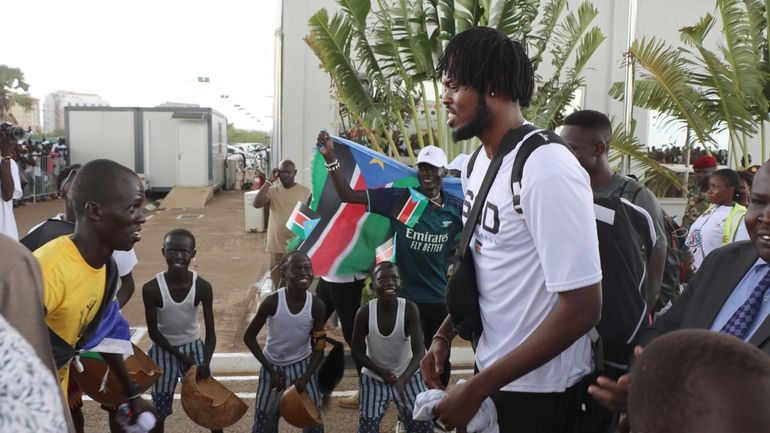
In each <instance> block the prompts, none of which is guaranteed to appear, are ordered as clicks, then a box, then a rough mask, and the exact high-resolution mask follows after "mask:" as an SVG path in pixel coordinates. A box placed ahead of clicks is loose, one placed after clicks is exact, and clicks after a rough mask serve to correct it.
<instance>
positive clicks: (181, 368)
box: [0, 27, 770, 433]
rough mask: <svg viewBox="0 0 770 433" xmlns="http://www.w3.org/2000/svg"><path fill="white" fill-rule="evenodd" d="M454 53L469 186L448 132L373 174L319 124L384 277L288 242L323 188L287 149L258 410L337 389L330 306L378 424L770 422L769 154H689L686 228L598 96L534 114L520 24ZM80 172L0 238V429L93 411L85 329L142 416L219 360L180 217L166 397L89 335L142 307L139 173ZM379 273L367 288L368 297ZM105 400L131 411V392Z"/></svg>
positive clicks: (339, 189) (9, 183)
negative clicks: (45, 212) (456, 179)
mask: <svg viewBox="0 0 770 433" xmlns="http://www.w3.org/2000/svg"><path fill="white" fill-rule="evenodd" d="M438 73H439V74H440V76H441V77H442V83H443V88H444V93H443V97H442V103H443V105H444V107H445V110H446V111H447V113H448V115H447V118H448V120H447V124H448V127H449V128H450V129H451V132H452V137H453V139H454V140H456V141H458V140H466V139H471V138H478V139H479V140H480V141H481V143H482V146H480V147H479V148H478V149H477V150H476V151H475V152H474V154H473V155H470V156H469V157H468V158H467V160H466V162H465V164H464V165H463V166H462V167H461V169H460V176H461V182H462V192H463V198H462V200H458V199H456V198H455V197H454V196H452V195H450V194H448V193H447V191H446V189H445V188H444V182H443V179H444V177H445V176H446V175H447V168H446V167H447V165H448V163H447V159H446V155H445V154H444V153H443V152H442V151H441V149H440V148H437V147H433V146H428V147H425V148H423V149H422V150H421V151H420V152H419V154H418V157H417V167H416V168H417V180H418V183H419V186H417V187H415V188H411V189H403V188H395V187H393V188H381V189H367V190H357V189H354V188H352V187H351V185H350V184H349V183H348V182H347V181H346V180H345V178H344V177H343V176H342V175H341V173H340V172H339V170H340V168H341V162H340V161H339V160H338V159H337V157H336V152H335V147H334V141H333V140H332V139H331V137H330V136H329V134H328V133H326V132H325V131H324V132H321V133H320V134H319V136H318V142H319V152H320V153H321V155H322V156H323V158H324V159H325V162H326V164H325V169H326V170H327V171H328V175H329V178H330V179H331V182H332V183H333V186H334V190H333V191H332V190H330V191H326V192H325V193H329V194H337V195H338V196H339V198H340V200H341V201H343V202H345V203H353V204H359V205H365V206H366V209H367V210H368V211H369V212H371V213H376V214H380V215H382V216H384V217H386V218H387V219H388V221H389V223H390V227H389V230H390V231H391V232H392V233H395V244H396V246H395V247H396V249H397V250H398V254H396V256H395V259H394V260H395V261H391V260H384V261H380V262H379V263H375V264H374V265H373V268H372V271H371V272H370V274H369V275H351V276H337V275H324V276H322V278H323V279H322V280H321V281H322V283H320V284H319V286H318V288H317V290H316V293H315V294H314V293H313V292H312V283H313V280H314V278H315V275H314V273H313V263H312V261H311V259H310V257H308V255H307V254H305V253H303V252H301V251H297V250H295V251H287V244H288V241H289V239H290V238H291V232H290V231H289V230H288V229H287V228H286V227H285V223H286V221H287V220H288V219H289V216H290V214H291V211H292V209H293V208H294V205H295V204H296V203H297V202H298V201H299V202H306V201H307V200H308V198H309V194H310V191H309V189H308V188H306V187H304V186H302V185H299V184H297V183H296V182H295V175H296V166H295V164H294V163H293V162H292V161H288V160H286V161H282V162H281V164H280V166H279V168H277V169H276V170H274V171H273V172H272V173H271V176H270V177H269V178H268V179H267V181H266V182H265V184H264V185H263V186H262V187H261V189H260V190H259V192H258V193H257V196H256V198H255V200H254V202H253V205H254V206H255V207H269V209H270V220H269V223H268V233H267V238H268V244H267V251H266V252H267V253H268V255H269V269H270V270H271V274H272V276H271V279H272V281H273V283H274V286H275V288H276V289H277V290H275V291H274V292H272V293H270V294H269V295H268V296H266V297H265V298H264V299H262V300H261V302H260V304H259V306H258V309H257V311H256V315H255V316H254V318H253V320H252V321H251V323H250V324H249V326H248V328H247V329H246V331H245V334H244V336H243V340H244V344H245V345H246V347H248V349H249V350H250V351H251V353H252V354H253V355H254V357H255V358H256V359H257V360H258V361H259V362H260V364H261V369H260V373H259V382H258V388H257V391H256V403H255V412H254V420H253V427H252V431H253V432H266V433H276V432H277V431H278V424H279V418H280V416H281V415H282V413H281V412H280V409H279V405H278V404H277V400H276V399H278V398H280V395H281V393H282V392H283V391H284V390H285V389H287V388H291V387H293V389H294V390H296V392H298V393H300V394H307V395H308V396H309V399H310V400H311V401H312V402H313V403H314V404H315V405H316V406H319V405H320V400H321V396H320V391H319V380H318V370H319V366H320V365H321V363H322V360H323V357H324V349H325V346H326V341H327V338H326V337H327V336H326V332H325V322H326V320H328V318H329V315H330V314H331V311H336V312H337V314H338V316H339V320H340V323H341V326H342V329H343V335H344V338H345V340H346V342H347V344H348V345H349V347H350V350H351V354H352V358H353V360H354V361H355V364H356V367H357V371H358V382H359V391H358V393H357V394H356V395H354V396H352V397H351V398H350V399H348V400H347V401H346V402H345V403H346V404H347V405H348V406H352V407H356V408H357V409H358V411H359V425H358V431H359V432H362V433H368V432H377V431H379V425H380V422H381V420H382V417H383V414H384V411H385V408H386V407H387V406H388V404H389V403H390V402H394V403H395V405H396V407H397V409H398V417H399V419H400V421H401V423H402V425H403V426H404V428H405V430H406V431H407V432H431V431H434V429H441V430H443V431H453V430H454V431H458V432H466V431H467V432H482V433H485V432H495V431H500V432H514V431H515V432H524V433H527V432H531V433H543V432H554V433H562V432H563V433H576V432H617V431H632V432H640V433H641V432H645V433H664V432H696V431H698V432H700V431H720V432H726V431H767V430H768V428H770V420H768V419H767V418H768V413H769V412H768V411H766V410H762V408H764V407H765V406H766V404H767V403H766V401H767V397H769V396H770V358H768V356H767V355H768V353H770V302H768V299H770V291H769V290H770V266H769V265H768V260H770V164H765V165H763V166H755V167H753V168H752V169H751V172H747V173H744V174H741V175H739V174H738V173H736V172H735V171H732V170H729V169H722V170H717V164H718V162H719V161H718V160H717V158H716V157H715V156H712V155H699V156H698V157H696V158H695V159H694V160H693V166H694V169H695V172H696V176H694V179H693V182H692V184H691V185H690V194H689V199H688V204H687V210H686V214H685V218H684V220H683V227H681V228H680V227H677V226H676V225H675V223H672V219H671V218H670V217H669V216H668V215H667V214H666V213H665V212H664V211H663V209H662V208H661V207H660V205H659V203H658V202H657V199H656V198H655V196H654V195H653V194H652V192H651V191H649V190H648V189H647V188H645V187H644V185H643V184H641V183H639V182H637V181H636V180H634V179H632V178H629V177H627V176H623V175H621V174H618V173H615V172H614V171H613V170H612V167H611V166H610V163H609V157H608V155H609V149H610V147H611V146H612V142H611V137H612V129H611V124H610V121H609V119H608V118H607V116H606V115H605V114H603V113H600V112H598V111H593V110H580V111H577V112H575V113H571V114H570V115H568V116H567V117H566V118H565V119H564V125H565V127H564V128H563V130H562V133H561V136H559V135H557V134H555V133H553V132H551V131H545V130H542V129H538V128H537V127H535V126H534V125H532V124H530V123H529V122H527V120H526V119H525V118H524V117H523V115H522V111H521V109H522V107H526V106H527V105H528V104H529V102H530V99H531V98H532V94H533V90H534V83H535V79H534V73H533V70H532V67H531V65H530V62H529V59H528V58H527V56H526V52H525V51H524V49H523V47H522V45H521V44H520V43H519V42H516V41H512V40H511V39H509V38H508V37H507V36H505V35H504V34H502V33H501V32H499V31H497V30H495V29H492V28H482V27H477V28H471V29H468V30H466V31H464V32H462V33H459V34H458V35H457V36H455V37H454V38H453V39H452V40H451V41H449V43H448V44H447V46H446V49H445V51H444V53H443V55H442V56H441V58H440V61H439V64H438ZM0 135H1V134H0ZM14 146H15V142H13V140H12V139H11V138H10V137H4V136H0V151H2V161H1V162H0V184H1V185H0V186H1V187H2V198H3V201H4V203H7V202H8V201H9V200H11V199H12V197H13V196H15V194H16V191H17V187H16V184H17V182H18V175H14V170H13V167H14V166H15V165H14V164H15V162H14V161H12V160H13V148H14ZM64 172H65V171H64V170H62V173H64ZM66 173H67V174H66V175H65V176H63V177H62V178H61V179H59V181H58V188H59V190H60V191H59V193H60V195H61V197H62V198H63V199H64V201H65V206H66V207H65V213H64V215H62V216H60V217H59V219H58V220H55V221H54V222H50V220H49V221H48V222H46V224H48V226H46V224H44V225H43V226H41V227H38V228H36V229H33V233H37V237H36V238H35V242H36V243H35V247H34V248H32V247H30V248H31V249H33V250H34V251H33V252H32V253H31V254H30V253H29V252H28V251H25V250H24V248H23V247H21V246H20V245H19V244H17V243H15V242H14V241H13V240H11V239H7V238H5V237H2V236H0V244H1V245H2V248H0V256H2V264H0V270H1V271H2V272H1V275H2V278H0V301H1V302H0V407H1V408H2V410H0V427H2V429H3V431H6V430H7V431H24V432H25V431H35V432H48V431H51V432H62V431H68V424H72V425H71V426H70V428H71V429H72V431H83V429H84V427H83V420H82V415H79V409H78V408H79V406H80V404H82V403H80V402H79V398H80V397H79V396H80V395H81V394H82V390H79V389H78V386H77V383H76V382H73V381H72V380H71V376H72V375H77V373H76V371H75V370H78V369H79V367H78V366H79V364H80V361H79V357H80V351H81V350H88V349H92V350H95V351H97V352H100V353H101V356H102V358H103V359H104V362H105V363H107V364H108V365H109V369H110V371H112V372H113V374H114V375H115V376H116V377H117V380H118V382H119V383H120V386H121V388H122V392H123V397H124V398H123V400H124V401H126V402H127V403H128V405H129V408H130V412H131V414H132V415H131V417H130V418H131V420H132V421H131V422H133V420H134V419H137V417H138V416H139V415H140V414H142V413H145V412H152V413H154V415H155V417H156V418H157V422H156V423H155V426H154V429H153V431H155V432H162V431H163V430H164V427H165V426H164V424H165V419H166V418H167V417H168V415H169V414H171V411H172V402H173V395H174V392H175V389H176V386H177V383H178V381H179V380H180V379H181V378H182V377H184V376H185V374H186V372H188V371H189V370H190V369H191V368H195V372H196V373H195V374H196V375H197V377H199V378H201V379H205V378H207V377H209V376H210V375H211V371H210V362H211V359H212V355H213V353H214V351H215V348H216V333H215V326H214V324H215V320H214V313H213V304H214V299H213V298H214V293H215V292H214V290H213V289H212V284H211V283H209V282H208V281H206V280H205V279H204V278H203V277H201V276H198V275H197V273H196V272H195V271H194V270H191V269H190V262H191V260H192V259H193V258H194V257H195V254H196V245H195V236H194V234H193V233H191V232H190V231H187V230H183V229H176V230H172V231H170V232H168V233H167V234H166V236H165V237H164V238H163V242H162V248H163V249H162V251H163V256H164V257H165V259H166V264H167V267H166V269H165V270H162V271H160V272H159V273H158V274H157V275H156V276H155V278H153V279H151V280H150V281H148V282H146V283H145V284H144V285H143V287H142V297H143V301H144V307H145V316H146V322H147V327H148V332H149V336H150V339H151V340H152V347H151V349H150V351H149V355H150V357H151V358H152V359H153V360H154V362H155V363H156V364H157V365H158V366H160V367H161V368H162V369H163V374H162V376H161V377H160V379H159V380H157V381H156V382H155V383H154V384H153V385H152V391H151V395H152V403H151V404H150V403H149V402H146V401H144V400H143V399H141V398H140V396H141V394H142V393H143V391H144V389H141V388H140V387H139V386H138V384H137V383H135V382H134V381H133V380H132V378H131V376H130V375H129V374H128V372H127V370H126V367H125V362H124V358H123V354H122V353H113V352H110V351H107V350H104V351H102V350H103V349H99V348H100V347H102V346H99V344H100V342H101V340H100V337H103V336H98V335H96V334H99V332H96V330H97V328H99V327H100V326H101V325H102V324H103V323H104V322H107V321H108V320H107V319H106V317H108V316H109V315H110V314H112V316H109V317H113V319H114V320H112V321H111V323H112V322H114V327H115V329H118V328H120V326H119V325H120V324H121V323H124V322H125V319H123V318H122V317H121V316H120V313H119V309H120V306H121V305H122V303H125V300H126V299H127V298H128V297H130V293H126V292H124V286H123V285H119V284H118V281H119V280H120V277H121V276H124V277H125V276H126V275H129V274H130V268H131V267H132V266H133V265H131V266H128V268H129V271H128V273H125V272H124V271H125V268H126V267H125V266H124V269H121V266H120V263H119V262H118V258H117V257H115V253H116V252H119V251H123V252H125V251H131V250H132V248H133V246H134V244H135V243H136V242H138V241H140V240H141V226H142V224H144V223H145V222H146V220H145V216H144V213H143V210H142V202H143V200H144V192H143V191H142V185H141V182H140V181H139V178H138V177H137V175H136V174H135V173H133V172H132V171H131V170H129V169H127V168H125V167H123V166H120V165H119V164H117V163H115V162H112V161H108V160H95V161H91V162H89V163H87V164H84V165H83V166H82V167H71V168H67V170H66ZM744 183H745V185H744ZM414 197H417V198H416V199H415V198H414ZM404 198H407V199H408V198H412V199H413V200H417V201H422V202H423V205H424V210H423V211H422V212H421V213H420V214H419V215H418V216H417V217H415V218H402V217H401V215H400V214H399V213H398V212H394V210H398V208H399V206H400V204H401V203H402V202H403V200H404ZM3 212H5V211H3ZM11 212H12V209H11ZM5 215H6V214H5V213H3V214H2V215H0V217H3V218H5ZM44 227H46V230H45V231H44V230H43V228H44ZM351 230H352V228H351ZM685 233H686V234H685ZM680 238H684V241H683V242H678V240H679V239H680ZM415 239H419V240H420V242H413V241H414V240H415ZM426 242H430V243H432V244H435V245H431V246H430V248H427V249H426V248H424V244H425V243H426ZM22 243H23V244H24V245H26V246H28V247H29V242H26V243H25V239H22ZM417 246H419V247H417ZM608 251H609V253H608ZM455 255H457V256H458V260H456V261H454V260H450V259H451V258H452V257H453V256H455ZM133 264H135V257H134V261H133ZM693 271H695V272H694V275H693ZM672 275H673V277H672ZM367 278H368V279H370V281H371V286H370V287H371V291H372V292H373V294H374V299H373V300H371V301H368V302H365V303H363V305H361V288H362V286H363V281H364V280H365V279H367ZM125 286H126V287H131V291H132V292H133V284H130V283H129V284H126V285H125ZM664 293H665V296H666V297H667V299H665V302H661V299H662V298H664ZM619 294H620V295H619ZM201 307H202V310H203V317H204V327H205V333H203V335H202V333H201V330H200V327H199V324H198V320H197V317H198V312H199V310H200V309H201ZM628 323H630V325H631V329H630V331H629V332H630V334H627V335H625V334H624V335H623V338H621V340H622V341H621V342H620V343H618V338H619V337H618V335H617V334H618V333H619V331H621V330H622V329H621V328H624V327H625V325H627V324H628ZM688 328H697V329H699V330H687V329H688ZM263 329H265V330H266V331H265V332H266V335H267V338H266V340H265V341H264V343H261V342H260V341H259V340H258V339H257V335H258V334H260V332H261V331H263ZM615 331H618V332H615ZM664 334H667V335H664ZM458 336H459V337H461V338H466V339H469V340H471V344H472V347H473V349H474V353H475V374H473V375H472V376H471V377H469V378H468V379H467V380H465V381H459V382H456V383H452V382H451V380H450V375H451V365H450V364H449V355H450V352H451V348H452V344H453V342H454V341H455V340H456V338H458ZM94 340H99V341H94ZM6 366H8V367H6ZM20 366H23V368H20ZM20 370H23V371H20ZM20 379H21V380H20ZM20 384H21V385H20ZM57 385H58V388H57ZM19 387H22V388H23V392H19V391H18V390H19ZM19 395H22V396H23V397H24V399H23V400H21V399H20V400H18V401H17V400H15V398H16V397H17V396H19ZM6 407H8V408H9V410H6V409H5V408H6ZM23 407H37V408H40V411H39V412H35V411H30V410H24V409H22V408H23ZM64 407H67V409H66V410H65V409H63V408H64ZM103 408H104V409H105V410H106V411H107V413H108V417H109V419H110V427H111V430H112V431H121V430H120V429H121V428H122V427H121V426H120V425H119V424H120V423H119V422H116V418H117V415H116V409H117V407H116V406H115V405H109V404H107V405H104V406H103ZM43 413H45V414H46V416H40V415H41V414H43ZM73 421H74V423H73ZM323 429H324V428H323V425H322V424H315V425H310V426H306V427H305V428H304V429H303V431H305V432H308V433H310V432H321V431H323ZM212 431H217V430H216V429H215V430H212Z"/></svg>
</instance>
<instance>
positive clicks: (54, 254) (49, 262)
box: [34, 159, 151, 415]
mask: <svg viewBox="0 0 770 433" xmlns="http://www.w3.org/2000/svg"><path fill="white" fill-rule="evenodd" d="M70 196H71V199H72V201H73V203H74V206H75V214H76V218H77V219H76V222H75V231H74V233H73V234H72V235H70V236H62V237H59V238H57V239H54V240H53V241H51V242H49V243H47V244H45V245H43V246H42V247H40V248H39V249H37V250H36V251H35V252H34V255H35V256H36V257H37V258H38V260H39V261H40V268H41V270H42V273H43V282H44V291H43V293H44V295H43V301H44V304H45V308H46V317H45V320H46V324H47V325H48V327H49V328H50V329H51V330H52V331H53V332H54V333H55V334H56V336H58V337H59V339H60V340H63V342H64V343H66V344H67V345H69V346H70V347H72V348H74V347H75V345H76V344H77V343H78V341H79V340H80V338H81V337H82V336H83V334H84V333H85V331H86V328H87V326H88V325H89V324H90V323H91V322H92V321H93V320H94V318H95V316H96V314H97V312H98V311H99V308H100V306H101V305H102V301H103V298H104V296H105V293H110V296H114V291H111V290H110V288H108V287H106V285H107V264H108V263H109V261H110V257H111V256H112V253H113V251H115V250H122V251H126V250H129V249H131V248H133V246H134V243H136V242H138V241H139V240H140V239H141V235H140V234H139V231H140V230H141V225H142V224H144V222H145V218H144V213H143V208H142V203H143V202H144V191H143V189H142V184H141V182H140V181H139V178H138V176H137V175H136V174H135V173H134V172H133V171H131V170H129V169H128V168H126V167H123V166H122V165H120V164H118V163H116V162H113V161H110V160H105V159H101V160H94V161H91V162H89V163H88V164H86V165H84V166H83V167H82V168H81V169H80V172H79V173H78V175H77V177H75V180H74V181H73V184H72V187H71V189H70ZM106 291H109V292H106ZM52 343H53V344H54V346H56V345H57V344H59V343H61V342H57V341H56V339H55V338H54V337H52ZM59 346H60V347H61V344H59ZM54 352H56V350H54ZM102 356H103V358H104V359H105V361H106V362H107V363H108V364H109V366H110V369H111V370H112V371H114V372H115V374H116V375H117V376H118V378H119V379H120V381H121V383H122V385H123V387H124V392H125V394H126V397H127V398H128V401H129V404H130V405H131V408H132V412H133V413H134V414H136V415H138V414H139V413H140V412H143V411H146V410H150V409H151V405H150V404H149V403H147V402H145V401H143V400H142V399H141V398H139V396H140V395H141V390H139V389H138V388H137V386H136V384H135V383H133V382H132V381H131V379H130V378H129V376H128V373H127V372H126V368H125V364H124V362H123V357H122V355H120V354H114V353H102ZM70 361H71V359H69V360H67V361H66V362H64V363H63V365H57V367H59V377H60V379H61V384H62V388H63V389H64V390H66V389H67V385H68V382H69V363H70ZM65 396H66V392H65Z"/></svg>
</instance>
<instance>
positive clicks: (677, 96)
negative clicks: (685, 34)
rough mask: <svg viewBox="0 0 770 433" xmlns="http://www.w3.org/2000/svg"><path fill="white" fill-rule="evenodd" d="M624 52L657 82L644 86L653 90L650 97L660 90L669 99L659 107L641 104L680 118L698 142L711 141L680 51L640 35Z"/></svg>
mask: <svg viewBox="0 0 770 433" xmlns="http://www.w3.org/2000/svg"><path fill="white" fill-rule="evenodd" d="M627 56H628V59H627V61H634V62H636V63H637V64H638V65H639V66H640V67H641V68H643V69H644V70H646V71H647V74H646V75H645V74H643V75H642V79H645V78H652V79H654V80H655V81H656V82H657V83H658V86H655V87H648V88H647V90H653V91H656V93H654V94H653V95H652V96H653V99H652V100H657V101H660V100H661V99H662V98H661V96H662V95H661V94H660V93H657V92H663V93H664V94H665V96H666V97H667V98H668V99H669V101H668V102H666V103H665V105H664V106H662V107H654V106H646V107H645V106H644V105H641V106H642V107H643V108H651V109H654V110H657V111H660V112H663V113H665V114H667V115H670V116H674V117H678V118H680V119H683V120H684V121H685V122H687V124H688V125H689V126H690V128H691V129H692V132H693V133H694V134H695V135H696V136H697V138H698V141H699V142H701V143H704V144H705V143H708V142H709V141H711V137H710V136H709V133H708V131H709V130H710V129H711V127H712V125H710V124H709V122H708V121H707V120H706V119H704V118H703V117H702V116H701V115H700V113H699V110H698V108H699V92H698V91H696V90H695V89H694V88H693V87H692V86H691V85H690V84H689V77H690V74H691V71H690V69H689V67H688V66H689V65H688V62H687V61H686V60H685V59H683V58H682V56H681V51H680V50H676V49H674V48H672V47H671V46H669V45H668V44H667V43H665V42H664V41H662V40H659V39H657V38H654V37H653V38H650V39H647V38H642V40H640V41H639V40H637V41H634V43H633V44H632V45H631V49H630V50H629V52H628V53H627ZM621 96H622V94H621ZM640 96H641V95H640ZM635 99H636V96H635Z"/></svg>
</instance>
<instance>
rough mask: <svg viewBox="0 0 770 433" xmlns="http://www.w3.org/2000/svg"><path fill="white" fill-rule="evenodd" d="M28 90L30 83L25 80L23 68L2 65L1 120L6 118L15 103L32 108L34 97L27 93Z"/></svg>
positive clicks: (0, 80) (0, 89)
mask: <svg viewBox="0 0 770 433" xmlns="http://www.w3.org/2000/svg"><path fill="white" fill-rule="evenodd" d="M28 90H29V84H27V83H26V82H25V81H24V73H23V72H21V69H19V68H11V67H9V66H6V65H0V121H3V120H6V116H7V115H8V114H9V111H10V109H11V107H13V106H14V105H19V106H21V107H23V108H25V109H27V110H29V109H30V108H32V98H31V97H30V96H29V95H26V94H25V93H26V92H27V91H28ZM22 92H24V93H22Z"/></svg>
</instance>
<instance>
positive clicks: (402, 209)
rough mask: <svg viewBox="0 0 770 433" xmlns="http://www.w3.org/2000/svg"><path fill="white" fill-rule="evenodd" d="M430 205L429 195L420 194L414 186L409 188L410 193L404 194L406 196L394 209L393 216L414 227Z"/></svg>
mask: <svg viewBox="0 0 770 433" xmlns="http://www.w3.org/2000/svg"><path fill="white" fill-rule="evenodd" d="M426 207H428V197H425V196H424V195H422V194H420V193H419V192H417V190H415V189H414V188H411V187H410V188H409V193H408V194H404V198H403V199H401V201H400V202H399V204H398V206H396V208H395V209H393V216H394V217H395V218H396V219H397V220H398V221H399V222H401V224H403V225H405V226H407V227H409V228H412V227H414V225H415V224H417V221H419V219H420V216H421V215H422V213H423V212H424V211H425V208H426Z"/></svg>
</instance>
